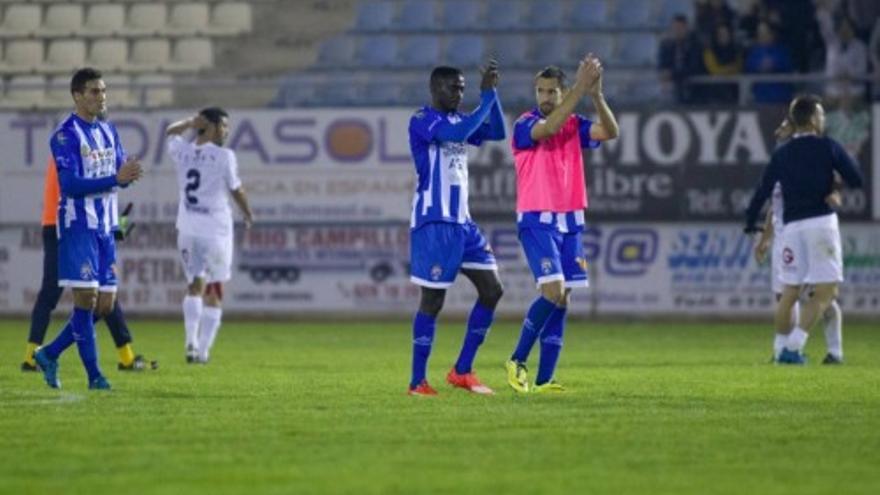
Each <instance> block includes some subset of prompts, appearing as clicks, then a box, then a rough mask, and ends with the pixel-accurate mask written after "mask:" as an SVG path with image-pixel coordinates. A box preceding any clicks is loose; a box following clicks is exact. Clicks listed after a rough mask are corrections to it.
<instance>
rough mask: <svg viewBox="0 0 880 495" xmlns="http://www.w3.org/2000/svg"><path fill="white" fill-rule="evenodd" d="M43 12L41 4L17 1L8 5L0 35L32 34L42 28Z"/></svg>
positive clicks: (0, 25) (0, 26)
mask: <svg viewBox="0 0 880 495" xmlns="http://www.w3.org/2000/svg"><path fill="white" fill-rule="evenodd" d="M42 15H43V12H42V10H41V9H40V6H39V5H30V4H23V3H17V4H13V5H10V6H8V7H6V12H5V15H4V16H3V24H0V36H3V37H7V38H11V37H17V36H30V35H32V34H34V33H36V32H37V30H38V29H40V23H41V22H42Z"/></svg>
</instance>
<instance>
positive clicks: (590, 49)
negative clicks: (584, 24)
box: [569, 34, 615, 64]
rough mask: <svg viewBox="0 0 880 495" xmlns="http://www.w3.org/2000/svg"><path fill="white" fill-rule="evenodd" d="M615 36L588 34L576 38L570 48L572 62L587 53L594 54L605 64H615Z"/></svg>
mask: <svg viewBox="0 0 880 495" xmlns="http://www.w3.org/2000/svg"><path fill="white" fill-rule="evenodd" d="M614 39H615V38H614V35H613V34H586V35H584V36H580V35H578V36H575V37H574V39H573V40H572V43H571V47H570V52H569V53H570V54H571V58H572V60H579V59H580V57H583V56H584V55H586V54H587V53H593V54H594V55H596V56H597V57H599V60H601V61H602V63H603V64H611V63H614Z"/></svg>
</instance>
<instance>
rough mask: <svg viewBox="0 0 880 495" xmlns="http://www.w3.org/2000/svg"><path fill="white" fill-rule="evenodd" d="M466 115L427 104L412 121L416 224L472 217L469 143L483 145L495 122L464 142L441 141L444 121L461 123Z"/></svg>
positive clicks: (411, 140) (450, 221)
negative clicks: (469, 196) (415, 180)
mask: <svg viewBox="0 0 880 495" xmlns="http://www.w3.org/2000/svg"><path fill="white" fill-rule="evenodd" d="M493 104H494V103H493ZM465 117H467V116H466V115H465V114H462V113H460V112H451V113H448V114H446V113H443V112H440V111H438V110H436V109H434V108H432V107H429V106H425V107H422V108H420V109H419V110H418V111H416V113H415V114H414V115H413V116H412V118H411V119H410V121H409V146H410V151H411V152H412V157H413V162H414V165H415V168H416V175H417V183H416V191H415V195H414V197H413V212H412V217H411V219H410V227H412V228H418V227H421V226H422V225H423V224H425V223H429V222H445V223H459V224H463V223H465V222H467V221H469V220H470V218H471V216H470V212H469V211H468V163H467V160H468V157H467V145H468V144H471V145H473V146H479V145H480V144H482V142H483V141H484V140H485V139H490V135H491V124H490V123H488V122H483V123H482V124H480V125H479V127H477V128H476V130H475V131H474V132H473V133H471V134H470V136H469V137H468V138H467V140H466V141H462V142H453V141H441V140H440V139H439V138H438V137H437V130H438V129H439V128H440V125H441V124H442V123H444V122H448V123H449V124H458V123H460V122H461V121H462V119H463V118H465ZM502 125H503V124H502ZM502 132H503V130H502ZM502 139H503V137H502Z"/></svg>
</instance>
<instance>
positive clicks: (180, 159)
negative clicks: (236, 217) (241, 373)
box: [165, 107, 253, 363]
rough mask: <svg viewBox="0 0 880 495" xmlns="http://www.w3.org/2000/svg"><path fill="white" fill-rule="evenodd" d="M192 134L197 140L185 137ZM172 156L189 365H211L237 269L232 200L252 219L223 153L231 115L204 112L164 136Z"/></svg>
mask: <svg viewBox="0 0 880 495" xmlns="http://www.w3.org/2000/svg"><path fill="white" fill-rule="evenodd" d="M189 129H194V130H195V131H196V136H195V139H194V140H190V139H186V138H184V137H183V134H184V132H186V131H187V130H189ZM165 135H166V137H167V148H168V154H169V155H171V158H172V159H173V160H174V163H175V165H176V166H177V185H178V191H179V192H180V205H179V207H178V210H177V247H178V249H179V250H180V255H181V259H182V261H183V267H184V272H185V273H186V279H187V295H186V297H184V298H183V322H184V328H185V329H186V361H187V362H188V363H207V362H208V357H209V355H210V350H211V346H213V344H214V339H215V338H216V337H217V331H218V330H219V328H220V321H221V317H222V314H223V310H222V308H221V303H222V298H223V285H222V284H223V282H226V281H228V280H229V279H230V277H231V275H232V273H231V265H232V240H233V228H232V210H231V209H230V208H229V200H228V199H227V197H228V196H230V195H231V196H232V199H233V200H234V201H235V203H236V204H237V205H238V207H239V209H240V210H241V212H242V214H243V215H244V224H245V228H250V226H251V223H252V222H253V213H252V212H251V208H250V205H249V204H248V200H247V196H246V195H245V193H244V189H242V186H241V179H240V178H239V177H238V162H237V161H236V158H235V152H233V151H232V150H231V149H229V148H224V147H223V143H224V142H225V141H226V138H227V136H228V135H229V115H228V114H227V113H226V111H224V110H223V109H221V108H216V107H212V108H205V109H203V110H201V111H200V112H199V113H198V115H196V116H194V117H191V118H189V119H185V120H180V121H178V122H175V123H173V124H171V125H170V126H168V128H167V129H166V130H165Z"/></svg>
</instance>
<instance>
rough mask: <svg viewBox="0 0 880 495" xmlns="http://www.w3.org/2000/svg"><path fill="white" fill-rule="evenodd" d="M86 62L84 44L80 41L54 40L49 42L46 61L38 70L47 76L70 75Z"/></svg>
mask: <svg viewBox="0 0 880 495" xmlns="http://www.w3.org/2000/svg"><path fill="white" fill-rule="evenodd" d="M85 62H86V42H85V41H84V40H82V39H67V40H54V41H51V42H49V47H48V49H47V50H46V60H45V62H44V63H43V65H42V67H41V68H40V71H41V72H45V73H48V74H55V73H70V72H72V71H73V70H74V69H77V68H79V67H83V66H84V65H85Z"/></svg>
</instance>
